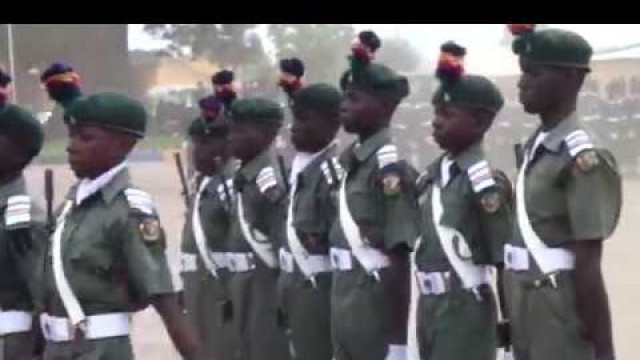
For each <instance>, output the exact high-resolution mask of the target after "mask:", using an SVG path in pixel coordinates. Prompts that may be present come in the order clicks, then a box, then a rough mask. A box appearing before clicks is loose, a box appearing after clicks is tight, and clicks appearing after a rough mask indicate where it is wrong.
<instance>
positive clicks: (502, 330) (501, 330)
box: [496, 320, 511, 349]
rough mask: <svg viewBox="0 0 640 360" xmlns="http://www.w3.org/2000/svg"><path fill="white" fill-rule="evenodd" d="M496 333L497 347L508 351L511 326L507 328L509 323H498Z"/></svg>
mask: <svg viewBox="0 0 640 360" xmlns="http://www.w3.org/2000/svg"><path fill="white" fill-rule="evenodd" d="M496 331H497V334H498V347H499V348H504V349H509V348H510V347H511V326H509V321H508V320H504V321H501V322H500V323H498V326H497V327H496Z"/></svg>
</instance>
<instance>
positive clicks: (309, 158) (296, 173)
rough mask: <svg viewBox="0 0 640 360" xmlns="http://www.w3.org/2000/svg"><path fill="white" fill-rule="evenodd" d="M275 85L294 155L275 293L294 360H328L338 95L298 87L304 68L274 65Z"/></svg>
mask: <svg viewBox="0 0 640 360" xmlns="http://www.w3.org/2000/svg"><path fill="white" fill-rule="evenodd" d="M280 70H281V72H282V78H281V82H280V85H281V86H282V88H283V89H284V91H285V92H286V93H287V95H288V97H289V106H290V108H291V111H292V113H293V124H292V127H291V142H292V143H293V146H294V147H295V149H296V154H295V157H294V158H293V164H292V168H291V174H290V181H289V182H290V184H291V185H290V188H291V191H290V194H291V196H290V201H289V206H288V209H287V210H288V211H287V222H286V228H285V236H286V241H284V242H283V244H282V248H280V254H279V255H280V268H281V273H280V287H281V289H280V290H281V292H282V306H283V311H284V315H285V318H286V322H285V323H286V324H287V325H288V328H289V329H290V330H291V340H292V344H293V350H294V354H295V357H294V358H295V359H297V360H331V359H332V357H333V347H332V345H331V323H330V315H331V313H330V294H331V276H332V275H331V262H330V260H329V231H330V230H331V226H332V225H333V222H334V220H335V218H336V211H337V208H336V203H335V199H336V198H335V195H336V194H337V189H338V185H339V184H340V176H341V173H342V169H341V168H340V166H339V165H338V160H337V158H336V157H335V155H334V152H335V145H334V144H333V140H334V139H335V136H336V133H337V132H338V129H339V127H340V119H339V114H340V100H341V95H340V92H339V91H338V89H336V88H335V87H333V86H331V85H327V84H311V85H306V86H303V85H302V82H301V77H302V75H303V73H304V64H303V63H302V61H300V60H299V59H296V58H292V59H284V60H281V61H280Z"/></svg>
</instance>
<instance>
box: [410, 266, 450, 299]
mask: <svg viewBox="0 0 640 360" xmlns="http://www.w3.org/2000/svg"><path fill="white" fill-rule="evenodd" d="M416 277H417V280H418V286H419V288H420V292H421V293H422V294H424V295H442V294H444V293H446V292H447V284H446V281H447V280H448V277H449V273H442V272H430V273H424V272H420V271H419V272H417V275H416Z"/></svg>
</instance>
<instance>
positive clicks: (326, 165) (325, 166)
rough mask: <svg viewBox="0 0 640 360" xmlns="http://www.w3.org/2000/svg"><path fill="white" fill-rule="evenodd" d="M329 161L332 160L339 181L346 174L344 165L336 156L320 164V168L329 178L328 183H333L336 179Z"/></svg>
mask: <svg viewBox="0 0 640 360" xmlns="http://www.w3.org/2000/svg"><path fill="white" fill-rule="evenodd" d="M329 161H331V163H332V164H333V168H334V169H335V171H336V176H337V177H338V179H336V180H337V181H338V182H339V181H340V180H341V179H342V176H343V175H344V169H343V168H342V166H340V163H339V162H338V159H336V158H331V159H330V160H327V161H324V162H323V163H322V165H320V168H321V169H322V173H323V174H324V177H325V179H326V180H327V183H328V184H329V185H333V184H334V179H333V175H332V174H331V169H329Z"/></svg>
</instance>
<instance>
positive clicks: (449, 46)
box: [436, 41, 467, 82]
mask: <svg viewBox="0 0 640 360" xmlns="http://www.w3.org/2000/svg"><path fill="white" fill-rule="evenodd" d="M466 54H467V50H466V49H465V48H464V47H462V46H460V45H458V44H456V43H454V42H453V41H449V42H446V43H444V44H443V45H442V46H441V47H440V58H439V59H438V68H437V69H436V77H437V78H438V79H439V80H440V81H443V82H451V81H455V80H457V79H459V78H460V76H462V74H463V73H464V56H465V55H466Z"/></svg>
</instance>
